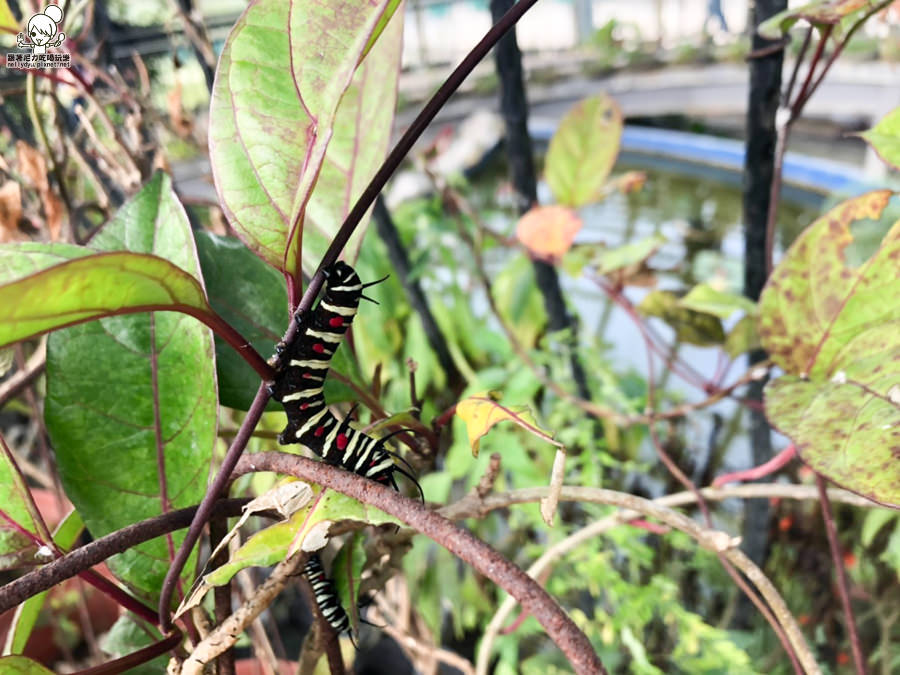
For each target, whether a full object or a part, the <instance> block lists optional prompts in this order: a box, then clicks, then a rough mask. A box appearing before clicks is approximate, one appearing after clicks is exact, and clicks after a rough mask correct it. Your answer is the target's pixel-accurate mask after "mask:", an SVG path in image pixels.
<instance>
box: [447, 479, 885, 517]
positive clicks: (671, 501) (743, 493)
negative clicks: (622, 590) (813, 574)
mask: <svg viewBox="0 0 900 675" xmlns="http://www.w3.org/2000/svg"><path fill="white" fill-rule="evenodd" d="M548 494H549V488H547V487H533V488H520V489H518V490H510V491H509V492H493V493H491V494H488V495H485V496H484V497H478V496H477V495H476V494H474V493H472V492H470V493H469V494H467V495H466V496H465V497H463V498H462V499H460V500H459V501H456V502H454V503H452V504H449V505H447V506H445V507H443V508H441V509H438V511H437V512H438V513H440V514H441V515H442V516H444V517H445V518H448V519H450V520H464V519H466V518H484V517H485V516H486V515H487V514H488V513H490V512H491V511H495V510H496V509H505V508H507V507H509V506H513V505H514V504H530V503H532V502H539V501H540V500H541V499H543V498H544V497H546V496H547V495H548ZM617 494H620V493H618V492H615V491H612V490H605V489H603V488H595V487H581V486H568V485H567V486H563V488H562V491H561V492H560V495H559V500H560V501H563V502H590V503H593V504H608V503H609V501H608V500H609V499H610V495H617ZM700 494H702V495H703V497H704V499H707V500H709V501H714V502H718V501H723V500H725V499H772V498H779V499H796V500H800V501H811V500H817V499H819V493H818V490H817V489H816V488H815V487H814V486H812V485H791V484H788V483H751V484H749V485H735V486H731V487H721V488H719V487H708V488H702V489H701V490H700ZM828 496H829V498H830V499H831V500H832V501H836V502H841V503H842V504H849V505H850V506H856V507H858V508H868V509H871V508H880V507H881V504H876V503H875V502H873V501H869V500H868V499H866V498H865V497H860V496H859V495H857V494H854V493H852V492H850V491H849V490H842V489H839V488H829V490H828ZM696 501H697V495H696V494H694V493H693V492H689V491H685V492H676V493H674V494H670V495H666V496H664V497H659V498H658V499H655V500H654V503H655V504H659V505H660V506H666V507H669V508H672V507H676V506H690V505H691V504H694V503H696Z"/></svg>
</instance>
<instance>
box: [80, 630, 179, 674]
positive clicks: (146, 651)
mask: <svg viewBox="0 0 900 675" xmlns="http://www.w3.org/2000/svg"><path fill="white" fill-rule="evenodd" d="M181 637H182V636H181V633H180V632H178V631H177V630H176V631H174V632H172V633H169V634H168V635H167V636H166V637H164V638H163V639H162V640H160V641H159V642H154V643H153V644H152V645H148V646H146V647H144V648H142V649H139V650H138V651H136V652H133V653H131V654H127V655H125V656H123V657H122V658H119V659H115V660H114V661H108V662H106V663H104V664H102V665H100V666H95V667H93V668H86V669H85V670H79V671H77V673H76V675H107V674H109V675H112V674H113V673H124V672H127V671H129V670H130V669H132V668H134V667H136V666H139V665H141V664H143V663H149V662H150V661H152V660H153V659H155V658H156V657H157V656H162V655H163V654H165V653H166V652H168V651H171V650H173V649H174V648H175V647H177V646H178V643H179V642H181Z"/></svg>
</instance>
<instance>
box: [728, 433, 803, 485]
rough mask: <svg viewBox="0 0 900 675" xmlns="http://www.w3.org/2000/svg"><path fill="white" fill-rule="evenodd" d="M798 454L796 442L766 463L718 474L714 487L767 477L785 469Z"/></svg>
mask: <svg viewBox="0 0 900 675" xmlns="http://www.w3.org/2000/svg"><path fill="white" fill-rule="evenodd" d="M796 456H797V449H796V448H795V447H794V444H793V443H791V444H790V445H789V446H787V447H786V448H785V449H784V450H782V451H781V452H779V453H778V454H777V455H775V456H774V457H773V458H772V459H770V460H769V461H768V462H766V463H765V464H761V465H760V466H754V467H753V468H751V469H744V470H743V471H734V472H732V473H726V474H724V475H722V476H717V477H716V479H715V480H714V481H713V482H712V484H713V487H720V486H722V485H725V484H726V483H735V482H737V481H742V480H759V479H760V478H765V477H766V476H769V475H771V474H773V473H775V472H776V471H779V470H780V469H783V468H784V467H785V466H787V465H788V464H789V463H790V462H791V460H793V459H794V458H795V457H796Z"/></svg>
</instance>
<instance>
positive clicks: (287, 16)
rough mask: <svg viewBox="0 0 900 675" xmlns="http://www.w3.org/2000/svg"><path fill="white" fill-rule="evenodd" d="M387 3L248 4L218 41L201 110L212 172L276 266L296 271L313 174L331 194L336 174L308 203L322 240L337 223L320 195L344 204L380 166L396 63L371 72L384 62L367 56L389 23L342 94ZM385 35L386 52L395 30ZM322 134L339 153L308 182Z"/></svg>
mask: <svg viewBox="0 0 900 675" xmlns="http://www.w3.org/2000/svg"><path fill="white" fill-rule="evenodd" d="M395 8H396V3H394V2H392V1H390V0H378V1H376V2H371V3H358V2H351V1H350V0H340V1H338V2H298V1H287V2H286V1H285V0H259V1H258V2H254V3H253V4H251V5H250V7H248V9H247V11H246V12H244V14H243V15H242V16H241V18H240V19H239V20H238V22H237V23H236V24H235V27H234V29H233V30H232V32H231V34H230V35H229V37H228V41H227V42H226V44H225V49H224V50H223V52H222V55H221V57H220V60H219V67H218V71H217V77H216V84H215V87H214V88H213V94H212V102H211V106H210V155H211V158H212V166H213V175H214V177H215V182H216V188H217V190H218V192H219V195H220V200H221V202H222V205H223V207H224V209H225V212H226V214H227V216H228V219H229V220H230V222H231V224H232V226H233V227H234V229H235V231H236V232H237V233H238V235H239V236H240V237H241V238H242V239H243V240H244V241H245V242H246V243H247V245H248V246H249V247H250V249H251V250H253V251H254V252H255V253H256V254H257V255H259V256H260V257H261V258H262V259H263V260H265V261H266V262H267V263H269V264H270V265H272V266H274V267H276V268H277V269H281V270H286V271H287V272H288V273H290V274H294V273H295V272H297V271H298V262H299V253H298V252H299V250H300V236H299V235H300V228H299V225H300V224H301V223H302V222H303V218H304V213H305V211H306V209H307V204H308V202H309V199H310V194H311V192H312V189H313V186H315V185H316V182H317V180H324V181H325V183H324V184H328V186H329V188H328V190H333V189H334V186H333V182H334V181H333V176H334V175H340V176H341V181H340V196H338V195H335V194H333V193H332V194H328V195H327V202H326V204H325V205H323V206H320V207H312V206H310V208H311V209H312V210H311V211H310V217H311V218H312V224H311V228H310V229H312V228H316V229H317V230H319V231H320V235H321V236H323V237H326V238H328V237H329V236H330V235H331V234H333V232H335V231H336V229H337V227H339V226H340V221H341V219H342V216H341V214H340V213H335V212H334V208H335V206H336V204H333V203H331V202H332V200H334V201H335V202H338V203H339V205H345V204H347V203H352V202H351V200H352V199H353V193H354V192H355V191H356V190H357V189H358V186H359V184H360V183H361V182H364V181H365V180H366V177H365V176H366V175H367V172H369V171H371V170H372V169H373V162H374V165H377V163H378V162H380V154H379V153H383V144H384V143H385V142H386V140H387V135H388V133H389V129H390V114H391V111H392V109H393V97H394V96H395V89H396V77H397V72H396V71H397V69H398V68H397V65H398V62H397V57H396V56H395V57H393V58H394V61H393V68H387V69H386V70H381V69H382V68H386V67H387V66H386V62H385V60H384V59H382V57H380V56H379V52H380V49H381V46H380V45H381V43H382V42H384V43H387V42H388V39H387V38H388V35H387V34H388V33H392V32H395V33H396V31H399V27H396V28H392V27H391V26H390V24H389V25H388V27H387V28H386V29H385V34H384V35H382V36H381V38H380V39H379V40H378V42H377V43H376V45H375V46H374V47H373V48H372V50H371V52H370V53H369V54H368V55H367V56H366V58H365V59H364V60H363V61H362V68H361V72H362V73H363V74H362V75H361V76H360V77H362V81H361V83H360V82H359V81H358V82H357V85H359V88H358V89H357V90H356V91H353V92H348V91H347V90H348V87H350V86H351V82H353V81H354V80H353V78H354V72H355V71H356V70H357V65H358V64H359V63H360V60H361V58H362V56H363V55H364V54H365V53H366V49H367V47H368V46H369V43H370V39H371V37H372V35H373V34H375V33H376V31H377V30H380V29H381V28H382V27H383V22H382V21H381V20H382V18H383V17H384V16H385V15H386V13H388V12H390V11H393V10H394V9H395ZM391 23H397V24H399V23H401V22H400V21H396V22H391ZM397 35H399V33H397ZM392 39H395V43H394V49H396V44H398V42H397V41H398V40H399V37H397V36H396V35H395V36H394V38H392ZM345 93H346V94H347V96H345ZM342 99H345V100H346V103H345V104H342ZM339 105H341V106H342V110H341V111H340V113H339V112H338V107H339ZM344 105H346V107H345V108H344ZM385 108H389V109H390V110H389V111H388V112H387V114H385ZM336 125H337V127H336ZM362 131H364V132H365V134H362V133H361V132H362ZM333 135H334V136H335V141H336V142H337V143H338V144H339V145H340V146H341V148H340V149H339V150H337V149H336V150H335V151H332V153H333V154H332V155H331V156H330V157H329V163H333V165H334V166H333V167H330V168H329V169H328V170H326V171H325V174H324V176H322V178H321V179H320V173H321V172H322V169H323V162H325V161H326V149H327V148H328V147H329V141H331V140H332V136H333ZM363 138H364V139H365V142H360V141H361V140H362V139H363ZM370 144H374V146H375V148H376V149H375V150H374V151H373V150H372V149H371V146H370ZM379 146H380V147H381V148H382V149H381V150H380V151H379V150H377V148H378V147H379ZM376 155H378V157H377V158H376V157H375V156H376ZM324 184H323V185H324ZM328 190H326V192H328ZM317 192H318V190H317ZM322 198H323V199H325V197H324V196H323V197H322ZM335 219H336V222H335ZM316 262H318V261H316Z"/></svg>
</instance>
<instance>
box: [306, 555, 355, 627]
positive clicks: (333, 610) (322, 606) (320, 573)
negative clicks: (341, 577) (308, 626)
mask: <svg viewBox="0 0 900 675" xmlns="http://www.w3.org/2000/svg"><path fill="white" fill-rule="evenodd" d="M303 573H304V574H305V575H306V579H307V580H308V581H309V585H310V586H312V590H313V597H314V598H315V600H316V607H318V608H319V614H321V615H322V618H323V619H325V621H327V622H328V625H329V626H331V627H332V628H334V630H335V631H336V632H338V633H343V632H344V631H347V632H349V633H350V638H351V639H352V638H353V634H352V631H351V630H350V617H349V616H347V612H345V611H344V608H343V607H341V602H340V600H339V599H338V594H337V591H336V590H335V588H334V582H333V581H332V580H331V579H329V578H328V576H327V575H326V574H325V568H323V567H322V561H321V560H319V556H318V555H316V554H315V553H311V554H310V556H309V558H307V560H306V564H305V565H304V566H303Z"/></svg>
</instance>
